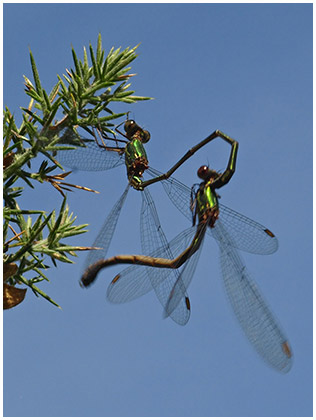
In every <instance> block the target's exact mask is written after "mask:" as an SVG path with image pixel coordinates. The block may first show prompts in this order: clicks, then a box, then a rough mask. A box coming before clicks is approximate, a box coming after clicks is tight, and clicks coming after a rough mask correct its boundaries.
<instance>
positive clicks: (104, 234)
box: [84, 185, 130, 269]
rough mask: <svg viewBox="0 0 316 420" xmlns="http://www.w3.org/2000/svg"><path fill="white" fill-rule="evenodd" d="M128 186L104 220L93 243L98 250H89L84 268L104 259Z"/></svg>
mask: <svg viewBox="0 0 316 420" xmlns="http://www.w3.org/2000/svg"><path fill="white" fill-rule="evenodd" d="M129 188H130V186H129V185H127V187H126V188H125V190H124V192H123V194H122V195H121V197H120V198H119V200H118V201H117V202H116V203H115V205H114V206H113V208H112V210H111V212H110V213H109V215H108V217H107V218H106V219H105V222H104V224H103V226H102V228H101V230H100V232H99V234H98V236H97V238H96V240H95V241H94V243H93V245H92V246H94V247H97V248H100V249H96V250H91V251H90V252H89V254H88V256H87V258H86V261H85V265H84V268H85V269H86V268H88V266H89V265H91V264H93V263H95V262H96V261H98V260H101V259H103V258H105V256H106V254H107V252H108V249H109V246H110V243H111V240H112V237H113V234H114V231H115V228H116V225H117V221H118V218H119V215H120V213H121V210H122V207H123V204H124V202H125V199H126V196H127V193H128V190H129Z"/></svg>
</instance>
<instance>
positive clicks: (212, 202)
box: [57, 120, 292, 372]
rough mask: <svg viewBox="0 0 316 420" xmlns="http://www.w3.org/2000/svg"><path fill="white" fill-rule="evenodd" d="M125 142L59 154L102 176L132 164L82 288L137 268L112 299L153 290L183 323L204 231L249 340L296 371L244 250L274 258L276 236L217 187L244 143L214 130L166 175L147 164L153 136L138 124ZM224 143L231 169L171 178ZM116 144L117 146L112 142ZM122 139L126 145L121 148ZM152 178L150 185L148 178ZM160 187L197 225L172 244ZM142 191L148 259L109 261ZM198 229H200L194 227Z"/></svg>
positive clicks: (122, 278) (116, 286)
mask: <svg viewBox="0 0 316 420" xmlns="http://www.w3.org/2000/svg"><path fill="white" fill-rule="evenodd" d="M124 128H125V132H126V134H123V133H121V132H120V131H119V130H117V131H118V132H119V133H120V134H122V135H123V136H124V137H125V139H126V140H118V139H116V138H110V137H108V136H103V141H102V142H101V144H100V142H97V141H91V140H88V139H80V140H81V142H82V145H83V147H78V148H77V149H76V150H65V151H62V152H59V153H58V156H57V159H58V160H59V161H60V163H61V164H63V165H65V166H68V167H70V168H72V169H81V170H88V171H102V170H107V169H111V168H114V167H116V166H119V165H123V164H124V163H125V166H126V169H127V177H128V181H129V182H128V185H127V187H126V189H125V190H124V192H123V194H122V195H121V197H120V198H119V200H118V201H117V202H116V204H115V205H114V207H113V208H112V210H111V212H110V214H109V215H108V217H107V219H106V220H105V222H104V225H103V227H102V229H101V231H100V233H99V234H98V236H97V238H96V240H95V242H94V244H93V246H94V247H96V248H98V249H96V250H93V251H90V252H89V255H88V257H87V260H86V264H85V270H84V274H83V276H82V279H81V284H82V285H83V286H85V287H86V286H89V285H90V284H91V283H92V282H93V281H94V280H95V278H96V276H97V274H98V272H99V271H100V270H101V269H103V268H104V267H106V266H108V265H113V264H119V263H124V264H132V266H131V267H128V268H127V269H125V270H123V271H122V272H121V273H120V274H118V275H117V276H116V277H115V278H114V279H113V281H112V282H111V283H110V285H109V287H108V291H107V297H108V299H109V300H110V301H111V302H116V303H122V302H128V301H130V300H132V299H135V298H137V297H140V296H142V295H143V294H145V293H147V292H149V291H150V290H154V291H155V293H156V295H157V297H158V299H159V301H160V302H161V304H162V306H163V311H164V315H165V316H168V317H169V316H170V317H171V318H172V319H173V320H174V321H175V322H177V323H178V324H180V325H185V324H186V323H187V322H188V320H189V317H190V309H191V305H190V301H189V298H188V295H187V289H188V286H189V284H190V282H191V280H192V278H193V274H194V271H195V268H196V265H197V262H198V258H199V255H200V252H201V249H202V244H203V240H204V237H205V233H208V234H210V235H211V236H213V237H214V238H215V240H216V241H217V243H218V245H219V250H220V263H221V270H222V277H223V281H224V285H225V289H226V292H227V295H228V298H229V300H230V302H231V304H232V307H233V310H234V312H235V314H236V316H237V319H238V321H239V322H240V325H241V327H242V328H243V330H244V332H245V334H246V336H247V337H248V339H249V341H250V342H251V343H252V344H253V346H254V348H255V349H256V351H257V352H258V353H259V354H260V355H261V356H262V357H263V359H264V360H265V361H266V362H268V363H269V364H270V365H271V366H272V367H274V368H276V369H277V370H279V371H282V372H287V371H288V370H289V369H290V367H291V356H292V355H291V350H290V346H289V343H288V340H287V339H286V337H285V335H284V334H283V332H282V331H281V328H280V327H279V326H278V324H277V322H276V320H275V318H274V316H273V315H272V313H271V311H270V309H269V308H268V306H267V304H266V303H265V302H264V300H263V298H262V296H261V294H260V292H259V290H258V288H257V286H256V285H255V283H254V281H253V280H252V278H251V276H250V274H249V273H248V271H247V269H246V266H245V264H244V262H243V261H242V259H241V256H240V254H239V252H238V249H239V250H243V251H246V252H251V253H255V254H271V253H273V252H275V251H276V250H277V248H278V241H277V239H276V237H275V236H274V234H273V233H272V232H271V231H270V230H269V229H267V228H266V227H264V226H263V225H261V224H259V223H257V222H255V221H253V220H251V219H249V218H248V217H246V216H244V215H241V214H240V213H238V212H236V211H234V210H232V209H230V208H228V207H226V206H225V205H223V204H221V203H220V202H219V199H218V195H217V193H216V190H217V189H218V188H221V187H222V186H224V185H225V184H227V183H228V182H229V181H230V179H231V177H232V175H233V174H234V171H235V166H236V158H237V150H238V143H237V141H235V140H233V139H232V138H230V137H229V136H227V135H226V134H224V133H222V132H221V131H218V130H217V131H214V132H213V133H212V134H210V135H209V136H208V137H207V138H206V139H205V140H203V141H201V142H200V143H198V144H197V145H196V146H194V147H192V148H191V149H190V150H189V151H188V152H187V153H186V154H185V155H184V156H183V157H182V158H181V159H180V160H179V161H178V162H177V163H176V164H175V165H173V166H172V168H171V169H170V170H169V171H168V172H166V173H164V174H163V173H161V172H159V171H157V170H155V169H153V168H150V167H149V165H148V159H147V155H146V151H145V148H144V143H146V142H147V141H148V140H149V138H150V134H149V132H148V131H146V130H143V129H142V128H141V127H140V126H138V124H136V122H135V121H133V120H127V121H126V122H125V125H124ZM216 138H221V139H223V140H224V141H225V142H227V143H228V144H230V146H231V153H230V157H229V161H228V165H227V168H226V170H225V171H224V172H223V173H222V174H220V173H218V172H216V171H215V170H211V169H209V168H208V167H206V166H202V167H201V168H200V169H199V170H198V176H199V177H200V178H201V179H202V182H201V183H200V184H195V185H194V186H193V187H192V188H188V187H187V186H185V185H184V184H182V183H181V182H179V181H177V180H176V179H174V178H171V175H172V174H173V173H174V172H175V171H176V169H178V168H179V167H180V166H181V165H182V164H183V163H184V162H185V161H186V160H187V159H189V158H190V157H191V156H192V155H193V154H194V153H195V152H196V151H197V150H199V149H200V148H202V147H203V146H205V145H206V144H207V143H209V142H210V141H212V140H214V139H216ZM73 139H74V133H73V132H72V131H71V130H70V129H67V130H66V132H65V133H64V135H63V136H62V142H63V143H64V144H67V143H70V144H71V142H72V140H73ZM109 141H111V142H115V146H112V145H111V144H110V145H109V144H108V143H109ZM118 142H124V143H125V146H124V147H119V146H118ZM113 144H114V143H113ZM144 174H147V175H149V176H151V178H150V179H148V180H145V181H143V179H142V178H143V175H144ZM155 182H161V183H162V185H163V187H164V189H165V191H166V193H167V195H168V197H169V198H170V200H171V201H172V203H173V204H174V205H175V206H176V207H177V208H178V209H179V210H180V211H181V212H182V213H183V214H184V215H185V216H186V217H187V218H188V219H189V220H191V223H192V219H193V226H191V227H189V228H188V229H187V230H185V231H184V232H181V233H180V234H179V235H178V236H177V237H176V238H174V239H173V240H172V241H171V242H168V241H167V239H166V236H165V234H164V232H163V230H162V229H161V224H160V221H159V217H158V214H157V211H156V207H155V204H154V201H153V199H152V197H151V194H150V193H149V190H148V188H147V187H148V186H149V185H150V184H153V183H155ZM131 187H132V188H134V189H136V190H139V191H141V196H142V208H141V217H140V230H141V246H142V252H143V254H144V255H123V256H116V257H112V258H108V259H106V258H105V257H106V255H107V252H108V249H109V246H110V243H111V239H112V237H113V234H114V231H115V228H116V225H117V221H118V218H119V215H120V211H121V209H122V207H123V204H124V202H125V199H126V196H127V193H128V190H129V188H131ZM195 225H196V226H195Z"/></svg>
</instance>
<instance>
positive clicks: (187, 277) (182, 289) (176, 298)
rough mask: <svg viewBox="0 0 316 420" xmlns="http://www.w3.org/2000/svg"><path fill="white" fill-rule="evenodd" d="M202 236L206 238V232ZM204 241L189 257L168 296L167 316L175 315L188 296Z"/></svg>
mask: <svg viewBox="0 0 316 420" xmlns="http://www.w3.org/2000/svg"><path fill="white" fill-rule="evenodd" d="M202 234H203V236H205V231H204V232H203V233H202ZM203 240H204V238H203V239H202V242H201V244H200V246H199V248H198V249H197V251H196V252H194V253H193V254H191V255H189V257H188V260H187V261H186V263H185V264H184V266H183V268H182V269H181V273H180V275H179V276H178V278H177V281H176V282H175V284H174V286H173V288H172V290H171V292H170V294H169V296H168V301H167V304H166V306H165V316H170V314H172V313H174V312H175V311H176V310H177V308H178V306H179V302H180V301H181V300H182V299H183V297H184V296H185V295H186V293H187V290H188V287H189V284H190V283H191V280H192V278H193V275H194V272H195V269H196V266H197V263H198V261H199V258H200V254H201V250H202V247H203Z"/></svg>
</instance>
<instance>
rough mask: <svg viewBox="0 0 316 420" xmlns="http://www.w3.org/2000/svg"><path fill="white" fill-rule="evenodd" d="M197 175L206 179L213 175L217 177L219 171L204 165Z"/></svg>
mask: <svg viewBox="0 0 316 420" xmlns="http://www.w3.org/2000/svg"><path fill="white" fill-rule="evenodd" d="M197 175H198V177H199V178H201V179H203V181H206V180H208V179H210V178H212V177H213V178H216V177H217V176H218V173H217V172H216V171H214V170H213V169H210V168H209V167H208V166H206V165H203V166H201V167H200V168H199V169H198V171H197Z"/></svg>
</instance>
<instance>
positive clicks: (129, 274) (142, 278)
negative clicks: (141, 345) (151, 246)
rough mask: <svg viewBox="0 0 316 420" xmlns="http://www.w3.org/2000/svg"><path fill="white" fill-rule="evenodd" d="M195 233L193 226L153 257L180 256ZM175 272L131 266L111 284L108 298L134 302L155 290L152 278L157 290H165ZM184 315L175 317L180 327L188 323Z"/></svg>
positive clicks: (120, 301) (157, 251)
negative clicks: (166, 282)
mask: <svg viewBox="0 0 316 420" xmlns="http://www.w3.org/2000/svg"><path fill="white" fill-rule="evenodd" d="M195 231H196V227H195V226H191V227H190V228H188V229H186V230H185V231H183V232H181V233H180V234H179V235H178V236H176V237H175V238H174V239H173V240H172V241H171V242H169V244H168V248H166V247H165V245H163V246H161V247H160V248H158V249H156V250H155V251H154V252H152V253H151V256H153V257H161V258H168V256H169V255H178V254H180V253H181V252H182V251H183V250H184V249H186V248H187V246H188V245H189V243H190V242H191V241H192V239H193V237H194V235H195ZM174 271H175V270H174V269H169V268H155V267H143V266H130V267H128V268H126V269H125V270H123V271H122V272H121V273H120V274H118V275H117V276H116V277H115V278H114V280H113V281H112V282H111V283H110V285H109V287H108V290H107V298H108V300H109V301H110V302H113V303H123V302H129V301H131V300H134V299H136V298H138V297H140V296H142V295H144V294H145V293H148V292H149V291H151V290H152V289H153V284H152V280H151V278H153V279H154V280H153V283H154V284H155V287H156V290H157V289H158V288H159V286H160V284H161V288H164V287H165V286H164V285H163V283H164V282H165V281H166V280H167V279H168V277H169V276H170V277H171V279H172V281H173V282H174V281H175V279H174ZM149 272H150V273H149ZM171 284H172V282H171ZM170 290H171V289H170ZM158 293H159V292H158ZM179 311H180V310H179ZM184 315H185V316H184V317H183V318H181V317H180V316H179V317H177V316H176V315H175V316H174V318H175V319H174V320H175V321H176V322H177V323H179V324H180V325H184V324H185V323H186V322H187V311H185V312H184Z"/></svg>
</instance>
